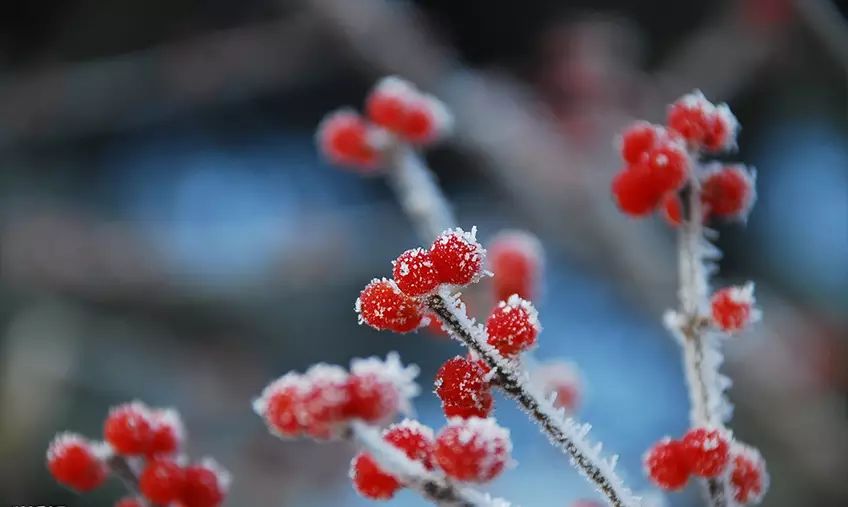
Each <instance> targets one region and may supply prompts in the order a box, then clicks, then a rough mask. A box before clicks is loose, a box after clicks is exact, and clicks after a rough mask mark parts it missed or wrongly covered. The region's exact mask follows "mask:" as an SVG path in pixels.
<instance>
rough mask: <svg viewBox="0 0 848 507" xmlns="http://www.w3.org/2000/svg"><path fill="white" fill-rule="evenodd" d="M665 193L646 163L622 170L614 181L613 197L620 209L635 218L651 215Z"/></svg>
mask: <svg viewBox="0 0 848 507" xmlns="http://www.w3.org/2000/svg"><path fill="white" fill-rule="evenodd" d="M664 193H665V189H664V187H663V186H662V185H661V182H660V181H659V180H658V178H657V177H656V173H655V172H654V171H652V170H651V168H650V167H649V166H648V164H647V163H644V162H640V163H638V164H635V165H632V166H628V167H626V168H624V169H622V170H621V171H620V172H619V173H618V174H616V175H615V177H614V178H613V180H612V195H613V198H614V199H615V202H616V204H617V205H618V208H619V209H620V210H621V211H622V212H623V213H626V214H628V215H630V216H633V217H643V216H646V215H649V214H651V213H652V212H653V211H654V210H655V209H656V208H657V206H658V205H659V203H660V200H662V197H663V194H664Z"/></svg>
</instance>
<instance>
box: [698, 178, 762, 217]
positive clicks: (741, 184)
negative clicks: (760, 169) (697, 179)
mask: <svg viewBox="0 0 848 507" xmlns="http://www.w3.org/2000/svg"><path fill="white" fill-rule="evenodd" d="M754 197H755V194H754V178H753V177H752V176H751V173H750V172H748V171H747V170H746V169H745V168H744V167H743V166H740V165H732V166H727V167H722V168H720V169H717V170H712V171H709V172H708V173H707V174H706V175H705V176H704V177H703V180H702V182H701V202H702V203H703V204H704V208H705V213H706V215H707V216H710V217H719V218H727V219H736V218H743V219H744V218H745V217H746V216H747V215H748V211H749V210H750V209H751V206H752V205H753V203H754Z"/></svg>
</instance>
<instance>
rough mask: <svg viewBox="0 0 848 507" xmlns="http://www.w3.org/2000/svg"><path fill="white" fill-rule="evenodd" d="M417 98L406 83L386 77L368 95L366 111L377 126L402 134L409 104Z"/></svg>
mask: <svg viewBox="0 0 848 507" xmlns="http://www.w3.org/2000/svg"><path fill="white" fill-rule="evenodd" d="M415 96H416V92H415V90H414V89H413V88H412V86H411V85H410V84H409V83H407V82H406V81H404V80H402V79H399V78H396V77H386V78H383V79H381V80H380V81H379V82H378V83H377V85H376V86H375V87H374V89H373V90H371V93H369V94H368V98H367V99H366V101H365V111H366V113H367V114H368V118H369V119H370V120H371V121H373V122H374V123H375V124H377V125H379V126H381V127H383V128H385V129H387V130H389V131H392V132H400V131H401V130H402V129H403V128H404V125H405V123H406V117H407V109H408V107H409V103H410V102H411V101H412V100H413V99H414V98H415Z"/></svg>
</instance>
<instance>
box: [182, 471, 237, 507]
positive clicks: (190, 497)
mask: <svg viewBox="0 0 848 507" xmlns="http://www.w3.org/2000/svg"><path fill="white" fill-rule="evenodd" d="M228 487H229V474H227V472H225V471H224V470H223V469H221V467H220V466H218V464H217V463H215V461H213V460H211V459H210V460H204V461H203V462H201V463H199V464H197V465H192V466H189V467H187V468H186V469H185V484H184V485H183V491H182V496H181V498H180V504H181V505H182V506H183V507H218V506H219V505H221V504H222V503H223V502H224V497H226V495H227V488H228Z"/></svg>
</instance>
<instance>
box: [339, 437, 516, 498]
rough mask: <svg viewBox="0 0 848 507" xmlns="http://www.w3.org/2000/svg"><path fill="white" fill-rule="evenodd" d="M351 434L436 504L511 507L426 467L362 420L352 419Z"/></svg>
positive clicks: (393, 472) (411, 486) (401, 479)
mask: <svg viewBox="0 0 848 507" xmlns="http://www.w3.org/2000/svg"><path fill="white" fill-rule="evenodd" d="M350 435H351V437H352V438H354V439H355V440H356V441H358V442H359V443H360V445H362V447H363V448H365V449H366V450H367V451H368V453H369V454H370V455H371V456H372V457H373V458H374V460H375V461H376V462H377V464H379V465H380V467H381V468H382V469H384V470H386V471H390V473H391V474H392V475H394V476H395V477H397V478H398V480H400V482H401V483H403V484H404V485H405V486H407V487H409V488H411V489H414V490H415V491H417V492H419V493H420V494H421V495H422V496H423V497H424V498H426V499H427V500H429V501H431V502H433V503H434V504H436V505H440V506H446V507H448V506H449V507H509V506H510V503H509V502H507V501H506V500H503V499H500V498H492V497H491V496H489V495H488V494H485V493H482V492H479V491H476V490H473V489H471V488H467V487H459V486H457V485H456V484H454V483H453V482H451V481H449V480H448V479H446V478H445V477H444V476H442V475H439V474H437V473H434V472H432V471H430V470H427V469H426V468H425V467H424V465H422V464H421V463H419V462H418V461H415V460H412V459H409V457H407V456H406V454H404V452H403V451H401V450H400V449H398V448H396V447H394V446H393V445H391V444H389V443H387V442H386V441H385V440H383V437H382V436H381V434H380V431H379V430H378V429H377V428H375V427H374V426H371V425H369V424H366V423H364V422H362V421H351V423H350Z"/></svg>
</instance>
